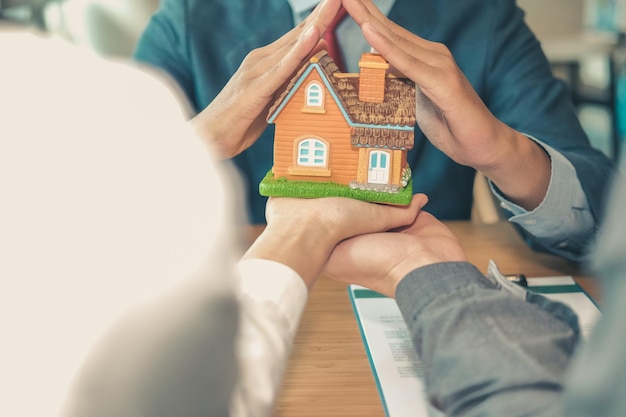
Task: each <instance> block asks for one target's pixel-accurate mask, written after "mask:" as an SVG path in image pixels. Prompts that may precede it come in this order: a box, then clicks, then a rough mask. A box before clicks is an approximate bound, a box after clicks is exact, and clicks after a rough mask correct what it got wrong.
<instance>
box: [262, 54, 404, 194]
mask: <svg viewBox="0 0 626 417" xmlns="http://www.w3.org/2000/svg"><path fill="white" fill-rule="evenodd" d="M359 68H360V73H358V74H354V73H342V72H340V71H339V70H338V68H337V66H336V65H335V63H334V62H333V60H332V58H330V56H329V55H328V54H327V53H326V51H321V52H320V53H318V54H317V55H315V56H313V57H312V58H311V59H310V60H309V61H308V62H307V63H306V64H304V65H303V67H302V68H301V69H300V70H299V71H298V73H297V74H296V75H295V76H294V78H293V79H292V80H291V82H290V83H289V85H288V86H287V87H286V89H285V91H284V92H283V93H282V94H281V96H280V97H279V98H278V99H277V100H276V102H275V103H274V105H273V106H272V107H271V109H270V111H269V115H268V118H267V121H268V123H274V124H275V128H276V130H275V137H274V166H273V167H272V170H271V172H270V173H268V176H267V177H266V178H265V180H264V182H265V183H268V182H269V183H272V181H276V180H279V179H281V180H282V182H281V183H280V184H289V183H301V182H305V183H307V184H308V185H307V186H309V185H310V186H312V187H313V188H315V183H332V184H336V185H338V186H343V187H344V188H346V189H349V190H362V191H368V192H369V194H368V195H375V194H380V193H386V194H397V193H399V192H401V191H402V190H404V189H405V187H407V184H408V183H409V181H410V178H411V171H410V168H409V165H408V163H407V152H408V151H409V150H410V149H411V148H412V147H413V137H414V126H415V85H414V83H413V82H412V81H410V80H408V79H406V78H400V77H398V76H397V75H394V74H391V73H389V71H388V69H389V64H388V63H387V61H385V59H384V58H383V57H382V56H380V55H377V54H363V55H362V57H361V60H360V61H359ZM265 185H267V184H265ZM265 185H264V183H262V184H261V187H260V189H261V194H264V195H291V196H307V197H310V196H323V195H327V194H329V195H336V194H335V193H334V192H327V191H322V192H321V193H319V192H317V193H313V195H308V194H306V193H304V194H303V192H302V190H303V189H305V188H306V187H304V188H303V187H302V186H300V185H298V184H296V185H295V188H294V187H292V188H290V189H291V190H297V191H294V192H290V191H287V192H283V191H279V192H274V191H273V188H272V187H266V186H265ZM292 185H293V184H292ZM357 192H358V191H357ZM372 192H373V193H372ZM411 194H412V192H411V190H409V192H408V195H409V201H410V195H411ZM342 195H343V194H342ZM350 196H354V195H350ZM355 198H361V199H366V200H371V201H379V199H378V198H373V199H372V198H370V197H364V198H362V197H358V196H357V197H355ZM383 200H384V198H383ZM380 201H382V200H380ZM392 202H396V203H397V202H398V201H392ZM401 203H402V202H401ZM407 203H408V201H407Z"/></svg>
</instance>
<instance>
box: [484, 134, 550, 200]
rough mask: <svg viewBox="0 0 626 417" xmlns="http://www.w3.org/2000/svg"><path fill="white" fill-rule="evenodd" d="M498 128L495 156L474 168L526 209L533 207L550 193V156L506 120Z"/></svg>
mask: <svg viewBox="0 0 626 417" xmlns="http://www.w3.org/2000/svg"><path fill="white" fill-rule="evenodd" d="M498 131H499V133H498V138H497V140H496V141H494V143H497V145H496V148H497V151H495V152H493V158H491V160H489V161H487V162H486V163H483V164H481V165H479V166H476V167H475V168H476V169H477V170H478V171H480V172H482V173H483V174H484V175H485V176H486V177H487V178H489V179H490V180H491V181H492V182H493V183H494V184H495V185H496V186H497V187H498V189H499V190H500V191H501V192H502V193H503V194H504V195H505V196H506V197H507V198H508V199H509V200H510V201H512V202H514V203H516V204H517V205H519V206H520V207H522V208H524V209H525V210H528V211H530V210H533V209H535V208H536V207H538V206H539V204H541V202H542V201H543V199H544V198H545V196H546V193H547V192H548V186H549V184H550V171H551V162H550V157H549V156H548V154H547V153H546V152H545V150H544V149H543V148H542V147H541V146H540V145H539V144H537V143H536V142H535V141H533V140H531V139H529V138H528V137H526V136H524V135H523V134H521V133H520V132H517V131H515V130H513V129H511V128H510V127H508V126H506V125H504V124H503V123H502V124H501V126H500V129H498Z"/></svg>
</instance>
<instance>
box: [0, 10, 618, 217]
mask: <svg viewBox="0 0 626 417" xmlns="http://www.w3.org/2000/svg"><path fill="white" fill-rule="evenodd" d="M207 1H210V0H207ZM517 2H518V5H519V6H520V7H521V8H522V9H523V10H524V11H525V13H526V21H527V23H528V25H529V26H530V27H531V29H532V30H533V31H534V32H535V34H536V35H537V37H538V39H539V41H540V42H541V44H542V47H543V50H544V52H545V53H546V55H547V57H548V60H549V61H550V63H551V65H552V68H553V70H554V73H555V75H557V76H558V77H560V78H562V79H563V80H564V81H565V82H566V83H567V84H568V85H569V86H570V89H571V93H572V98H573V100H574V103H575V104H576V106H577V109H578V112H579V117H580V120H581V122H582V124H583V127H584V128H585V130H586V131H587V134H588V135H589V138H590V140H591V142H592V145H593V146H594V147H596V148H598V149H600V150H601V151H602V152H604V153H606V154H607V155H608V156H609V157H611V158H613V159H617V156H618V155H619V149H620V148H621V146H624V143H626V36H625V35H624V33H625V32H626V0H517ZM158 7H159V0H0V10H1V12H2V13H3V14H4V16H5V17H6V18H9V19H12V20H15V21H19V22H22V23H24V24H28V25H35V26H38V27H39V28H41V29H43V30H45V31H48V32H50V33H53V34H55V35H57V36H62V37H64V38H66V39H68V40H70V41H71V42H74V43H76V44H77V45H80V46H83V47H86V48H89V49H91V50H93V51H95V52H97V53H99V54H102V55H105V56H110V57H130V56H131V55H132V52H133V50H134V48H135V45H136V43H137V40H138V38H139V36H140V34H141V32H142V30H143V28H144V27H145V25H146V24H147V22H148V20H149V19H150V16H151V15H152V14H153V13H154V12H155V11H156V10H157V8H158ZM475 192H476V195H477V196H478V197H479V198H476V199H475V200H476V204H477V205H478V206H479V207H478V208H477V210H475V212H476V213H477V214H476V216H475V217H476V218H477V220H478V221H482V222H488V223H489V222H495V221H497V220H498V219H500V218H501V215H500V213H499V211H498V209H497V207H496V208H494V205H493V201H492V199H491V193H490V192H489V190H488V188H487V185H486V183H485V182H484V180H483V181H481V180H480V178H479V179H478V180H477V181H476V188H475ZM480 196H482V197H480Z"/></svg>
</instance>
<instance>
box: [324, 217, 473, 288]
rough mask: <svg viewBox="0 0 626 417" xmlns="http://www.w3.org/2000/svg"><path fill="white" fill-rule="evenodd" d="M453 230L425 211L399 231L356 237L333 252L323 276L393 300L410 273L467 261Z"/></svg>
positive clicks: (344, 242) (338, 246) (346, 241)
mask: <svg viewBox="0 0 626 417" xmlns="http://www.w3.org/2000/svg"><path fill="white" fill-rule="evenodd" d="M466 260H467V257H466V256H465V252H464V251H463V248H462V247H461V244H460V243H459V241H458V239H457V238H456V237H455V236H454V234H453V233H452V232H451V231H450V229H449V228H448V227H447V226H445V225H444V224H443V223H441V222H440V221H439V220H437V219H436V218H435V217H434V216H433V215H431V214H430V213H428V212H426V211H420V212H419V213H418V215H417V217H416V218H415V221H414V222H413V224H411V225H410V226H408V227H405V228H403V229H400V230H397V231H390V232H384V233H373V234H365V235H360V236H356V237H353V238H350V239H347V240H345V241H343V242H341V243H340V244H339V245H337V246H336V247H335V249H334V250H333V252H332V254H331V256H330V259H329V261H328V263H327V265H326V268H325V270H324V274H325V275H327V276H329V277H330V278H332V279H335V280H337V281H341V282H346V283H349V284H359V285H362V286H364V287H367V288H370V289H372V290H374V291H377V292H379V293H381V294H384V295H386V296H388V297H394V296H395V292H396V287H397V285H398V283H399V282H400V281H401V280H402V278H404V277H405V276H406V275H407V274H408V273H409V272H411V271H412V270H414V269H417V268H420V267H422V266H426V265H431V264H434V263H439V262H457V261H466Z"/></svg>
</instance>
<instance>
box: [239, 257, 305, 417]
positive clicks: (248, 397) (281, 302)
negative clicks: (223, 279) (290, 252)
mask: <svg viewBox="0 0 626 417" xmlns="http://www.w3.org/2000/svg"><path fill="white" fill-rule="evenodd" d="M239 271H240V274H241V281H240V284H241V285H240V293H239V294H240V295H239V297H240V307H241V315H240V317H241V321H240V326H241V327H240V331H239V339H238V348H237V354H238V361H239V366H240V369H239V379H238V381H239V382H238V385H237V387H236V389H235V393H234V396H233V405H232V412H231V416H237V417H242V416H251V415H254V416H269V415H271V414H272V411H273V407H274V403H275V400H276V397H277V396H278V392H279V390H280V387H281V382H282V378H283V373H284V370H285V367H286V364H287V360H288V358H289V354H290V352H291V347H292V344H293V340H294V336H295V334H296V331H297V328H298V323H299V322H300V317H301V315H302V312H303V310H304V307H305V305H306V301H307V297H308V292H307V288H306V285H305V284H304V282H303V281H302V279H301V278H300V276H299V275H298V274H297V273H296V272H295V271H293V270H292V269H291V268H289V267H287V266H285V265H282V264H280V263H277V262H273V261H267V260H262V259H248V260H244V261H241V262H240V263H239Z"/></svg>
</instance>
